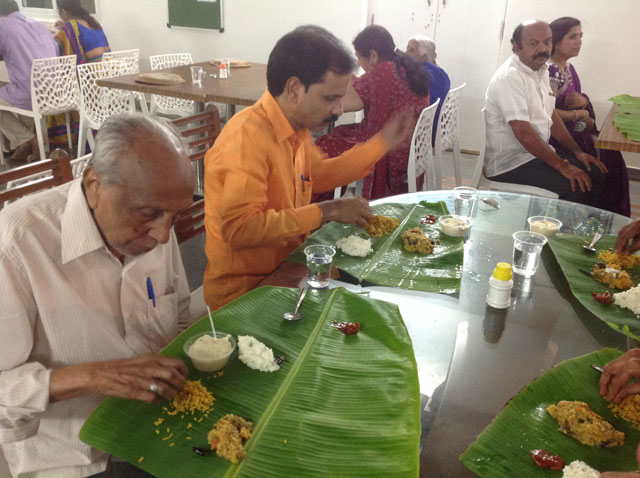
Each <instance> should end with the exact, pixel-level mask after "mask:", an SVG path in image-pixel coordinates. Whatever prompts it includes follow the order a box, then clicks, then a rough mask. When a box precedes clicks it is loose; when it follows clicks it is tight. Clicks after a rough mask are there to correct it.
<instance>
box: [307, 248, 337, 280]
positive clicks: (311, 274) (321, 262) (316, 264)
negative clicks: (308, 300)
mask: <svg viewBox="0 0 640 478" xmlns="http://www.w3.org/2000/svg"><path fill="white" fill-rule="evenodd" d="M335 253H336V250H335V248H334V247H331V246H323V245H315V246H307V247H305V249H304V254H305V255H306V256H307V284H309V287H312V288H314V289H325V288H327V287H329V277H331V262H332V261H333V256H334V255H335Z"/></svg>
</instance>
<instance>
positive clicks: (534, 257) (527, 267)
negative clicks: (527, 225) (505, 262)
mask: <svg viewBox="0 0 640 478" xmlns="http://www.w3.org/2000/svg"><path fill="white" fill-rule="evenodd" d="M546 243H547V238H546V237H545V236H543V235H542V234H538V233H537V232H531V231H518V232H514V233H513V265H512V268H513V272H514V273H515V274H520V275H522V276H524V277H531V276H533V275H534V274H535V273H536V270H537V268H538V263H539V262H540V253H541V252H542V248H543V247H544V245H545V244H546Z"/></svg>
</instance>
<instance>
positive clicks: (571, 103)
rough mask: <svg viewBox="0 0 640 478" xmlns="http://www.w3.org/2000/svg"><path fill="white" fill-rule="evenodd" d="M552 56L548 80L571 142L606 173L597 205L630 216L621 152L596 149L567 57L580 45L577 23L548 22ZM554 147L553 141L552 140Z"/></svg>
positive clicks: (586, 104)
mask: <svg viewBox="0 0 640 478" xmlns="http://www.w3.org/2000/svg"><path fill="white" fill-rule="evenodd" d="M551 31H552V32H553V54H552V55H551V58H550V60H549V79H550V81H551V88H552V89H553V90H554V91H555V92H556V110H557V111H558V113H559V115H560V118H562V120H563V121H564V123H565V126H566V127H567V129H568V130H569V133H570V134H571V136H573V139H574V140H575V141H576V143H578V145H579V146H580V149H582V151H584V152H585V153H589V154H591V155H592V156H595V157H597V158H598V159H599V160H600V161H602V162H603V163H604V164H605V165H606V166H607V169H608V170H609V173H608V174H606V175H605V183H604V189H603V191H604V194H603V195H602V196H601V197H600V198H598V203H597V206H598V207H600V208H601V209H606V210H607V211H612V212H616V213H618V214H622V215H624V216H630V215H631V208H630V204H629V176H628V174H627V166H626V164H625V162H624V158H623V157H622V154H620V151H613V150H607V149H596V147H595V141H596V138H597V137H598V130H597V129H596V126H595V120H596V115H595V113H594V111H593V105H592V104H591V100H590V99H589V97H588V96H587V95H586V94H584V93H583V92H582V88H581V86H580V78H579V77H578V73H577V72H576V70H575V68H574V67H573V65H572V64H571V63H569V62H568V60H569V58H573V57H575V56H578V54H579V53H580V47H581V45H582V28H581V25H580V20H578V19H576V18H572V17H562V18H558V19H557V20H554V21H553V22H551ZM551 144H552V145H553V146H555V147H557V146H558V145H557V144H554V140H553V139H552V140H551Z"/></svg>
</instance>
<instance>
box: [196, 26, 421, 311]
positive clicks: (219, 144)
mask: <svg viewBox="0 0 640 478" xmlns="http://www.w3.org/2000/svg"><path fill="white" fill-rule="evenodd" d="M354 69H355V61H354V59H353V56H352V55H351V53H350V52H349V51H348V50H347V49H346V48H345V46H344V45H343V44H342V42H340V40H338V39H337V38H336V37H335V36H333V35H332V34H331V33H329V32H328V31H327V30H325V29H323V28H320V27H316V26H303V27H299V28H296V29H295V30H294V31H292V32H290V33H288V34H286V35H285V36H284V37H282V38H281V39H280V40H278V42H277V43H276V46H275V47H274V49H273V50H272V51H271V54H270V56H269V61H268V64H267V91H265V93H264V94H263V95H262V98H260V100H258V102H257V103H256V104H255V105H253V106H251V107H250V108H247V109H245V110H243V111H241V112H240V113H238V114H236V115H235V116H233V118H231V120H230V121H229V122H228V123H227V125H226V126H225V127H224V129H223V130H222V133H221V134H220V136H219V137H218V139H217V140H216V142H215V145H214V146H213V147H212V148H211V149H210V150H209V152H208V153H207V155H206V158H205V168H206V172H205V199H206V201H205V226H206V231H207V239H206V245H205V252H206V254H207V259H208V263H207V269H206V271H205V274H204V297H205V301H206V302H207V304H208V305H209V306H210V307H211V308H212V309H213V308H219V307H220V306H222V305H224V304H226V303H227V302H229V301H231V300H232V299H234V298H236V297H239V296H240V295H242V294H244V293H245V292H247V291H249V290H251V289H253V288H254V287H256V285H257V284H258V283H259V282H260V281H261V280H262V279H264V278H265V277H266V276H267V275H268V274H270V273H271V272H273V271H274V270H275V268H276V267H278V265H280V263H281V262H282V261H284V259H285V258H286V257H287V256H288V255H289V254H290V253H291V252H292V251H293V250H294V249H295V248H296V247H298V246H299V245H300V244H302V242H303V241H304V240H305V238H306V237H307V235H308V234H309V232H310V231H312V230H313V229H317V228H318V227H320V226H321V225H322V224H323V223H325V222H329V221H339V222H342V223H355V224H357V225H359V226H365V225H366V224H367V222H368V221H369V220H370V219H371V218H372V217H373V214H372V212H371V208H370V207H369V205H368V203H367V202H366V201H365V200H364V199H362V198H360V197H357V198H349V199H338V200H329V201H322V202H320V203H314V204H311V203H310V201H311V193H312V192H326V191H331V190H333V189H334V188H335V187H337V186H343V185H345V184H348V183H350V182H351V181H355V180H356V179H360V178H362V177H364V176H366V175H367V174H368V173H369V172H371V171H372V170H373V167H374V165H375V163H376V161H378V160H379V159H380V158H382V157H383V156H384V155H385V154H386V153H387V151H388V150H389V149H391V148H393V147H395V146H397V145H399V144H401V143H403V142H406V141H407V140H408V139H409V137H410V135H411V133H412V128H411V121H410V118H409V117H408V116H400V117H397V118H392V119H391V120H389V122H388V123H387V124H386V126H385V127H384V128H383V129H382V131H381V132H380V133H378V134H376V135H375V136H374V137H373V138H371V139H370V140H368V141H367V142H365V143H361V144H358V145H356V146H354V147H353V148H351V149H350V150H348V151H347V152H345V153H343V154H342V155H341V156H338V157H336V158H326V156H325V154H324V153H323V152H322V151H321V150H320V149H319V148H317V147H316V146H315V145H314V144H313V142H312V138H311V134H310V132H309V130H319V129H323V128H325V127H327V126H328V125H330V124H331V123H333V122H334V121H336V120H337V118H338V116H339V115H340V114H342V98H343V97H344V96H345V94H346V92H347V87H348V86H349V81H350V80H351V74H352V72H353V70H354Z"/></svg>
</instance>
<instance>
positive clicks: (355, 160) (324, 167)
mask: <svg viewBox="0 0 640 478" xmlns="http://www.w3.org/2000/svg"><path fill="white" fill-rule="evenodd" d="M311 149H312V151H310V154H311V155H312V166H311V167H312V174H313V189H314V192H318V193H322V192H326V191H331V190H333V189H335V188H336V187H338V186H343V185H345V184H349V183H350V182H352V181H356V180H358V179H361V178H363V177H365V176H366V175H368V174H369V173H371V172H372V171H373V169H374V167H375V164H376V163H377V162H378V160H379V159H380V158H382V157H383V156H384V155H385V154H387V152H388V151H389V145H388V144H387V143H386V141H385V140H384V139H382V135H381V134H380V133H378V134H376V135H375V136H373V137H372V138H371V139H369V140H367V141H365V142H364V143H360V144H356V145H355V146H354V147H353V148H351V149H348V150H347V151H345V152H344V153H342V154H341V155H340V156H336V157H335V158H327V155H326V154H325V153H324V152H323V151H322V150H321V149H320V148H318V147H316V146H315V145H314V146H313V148H311Z"/></svg>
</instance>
